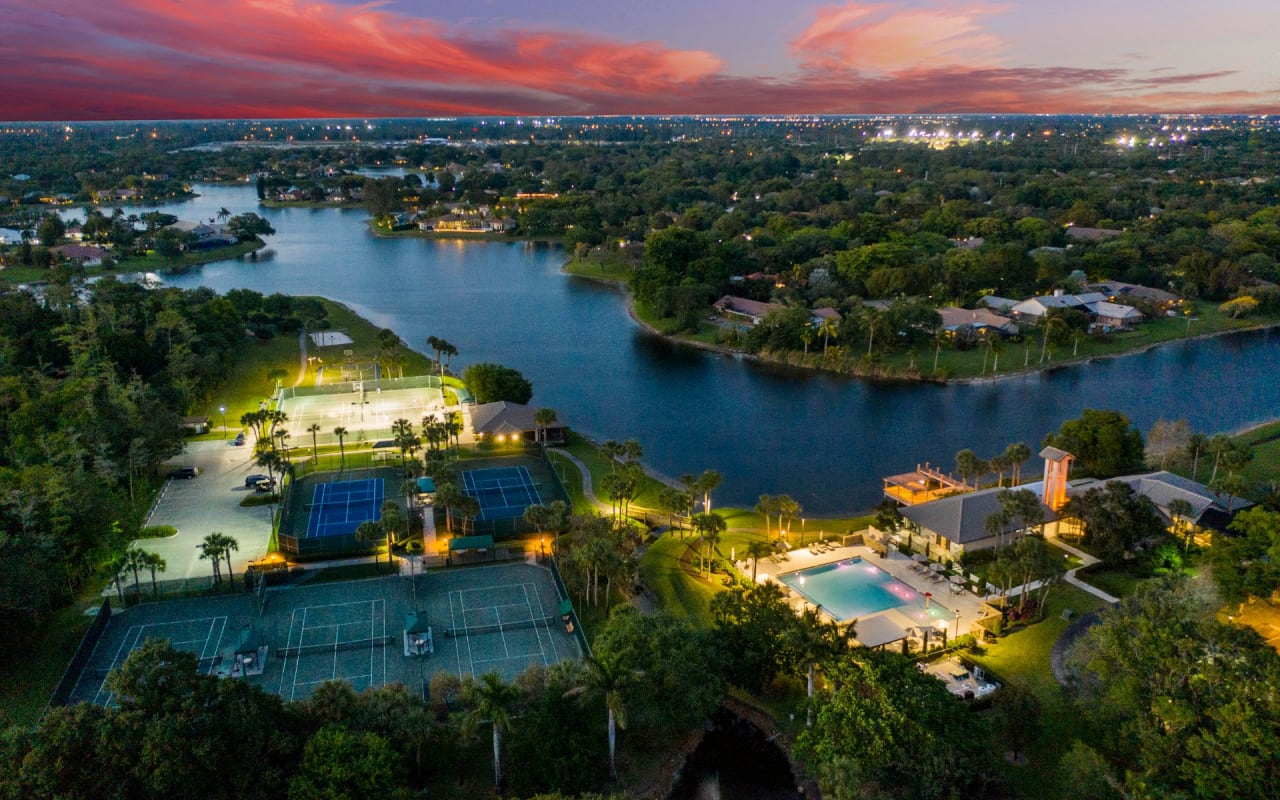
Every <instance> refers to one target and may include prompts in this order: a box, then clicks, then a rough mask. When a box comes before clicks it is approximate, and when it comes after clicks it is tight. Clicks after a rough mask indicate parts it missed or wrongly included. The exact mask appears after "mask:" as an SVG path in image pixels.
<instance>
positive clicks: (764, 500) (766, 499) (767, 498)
mask: <svg viewBox="0 0 1280 800" xmlns="http://www.w3.org/2000/svg"><path fill="white" fill-rule="evenodd" d="M777 505H778V498H777V497H774V496H773V495H771V494H762V495H760V500H759V502H757V503H756V513H758V514H761V515H763V516H764V538H765V539H768V538H769V515H770V514H772V513H773V512H774V509H775V508H777ZM778 533H779V534H781V533H782V530H781V526H779V530H778Z"/></svg>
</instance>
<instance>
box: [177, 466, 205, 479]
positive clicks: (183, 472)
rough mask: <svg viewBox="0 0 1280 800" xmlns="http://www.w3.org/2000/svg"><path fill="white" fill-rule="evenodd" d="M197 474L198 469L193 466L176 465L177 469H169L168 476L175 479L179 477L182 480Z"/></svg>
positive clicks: (198, 472)
mask: <svg viewBox="0 0 1280 800" xmlns="http://www.w3.org/2000/svg"><path fill="white" fill-rule="evenodd" d="M199 474H200V470H198V469H196V468H195V467H178V468H177V469H174V470H170V471H169V478H170V479H173V480H176V479H179V478H181V479H183V480H187V479H190V478H194V477H195V476H197V475H199Z"/></svg>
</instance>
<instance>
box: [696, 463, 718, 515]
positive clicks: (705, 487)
mask: <svg viewBox="0 0 1280 800" xmlns="http://www.w3.org/2000/svg"><path fill="white" fill-rule="evenodd" d="M723 480H724V476H723V475H721V474H720V473H719V472H717V471H716V470H714V469H709V470H705V471H704V472H703V473H702V474H701V475H699V476H698V482H697V491H698V494H701V495H702V511H703V513H704V514H710V513H711V493H712V492H713V491H715V488H716V487H717V486H719V485H720V483H721V481H723Z"/></svg>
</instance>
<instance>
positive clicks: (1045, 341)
mask: <svg viewBox="0 0 1280 800" xmlns="http://www.w3.org/2000/svg"><path fill="white" fill-rule="evenodd" d="M1041 326H1042V327H1043V328H1044V333H1043V334H1041V337H1040V363H1041V364H1043V363H1044V357H1045V351H1046V350H1047V349H1048V348H1049V336H1050V334H1051V333H1052V332H1053V331H1056V330H1063V329H1065V328H1066V327H1067V323H1066V322H1065V321H1064V320H1063V319H1062V317H1050V316H1048V315H1045V317H1044V320H1043V322H1042V323H1041Z"/></svg>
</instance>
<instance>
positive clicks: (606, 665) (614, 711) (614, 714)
mask: <svg viewBox="0 0 1280 800" xmlns="http://www.w3.org/2000/svg"><path fill="white" fill-rule="evenodd" d="M582 661H583V663H584V664H586V666H587V670H586V674H585V676H584V677H585V681H584V683H583V684H582V685H581V687H580V690H579V691H580V692H590V693H594V694H596V695H598V696H599V697H601V698H602V699H603V700H604V707H605V710H606V711H607V712H608V719H607V728H606V729H607V731H608V734H609V775H610V777H612V778H613V779H614V780H615V781H616V780H617V779H618V766H617V761H616V758H615V756H616V753H617V751H618V728H622V729H624V730H625V729H626V727H627V702H626V698H627V695H626V693H627V690H628V689H629V688H630V687H631V685H632V684H633V683H634V682H635V680H636V677H635V675H634V674H632V672H631V671H630V670H628V669H627V668H626V667H624V666H623V665H621V664H620V663H619V659H618V658H616V657H606V658H598V657H594V656H590V655H588V656H585V657H583V659H582Z"/></svg>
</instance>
